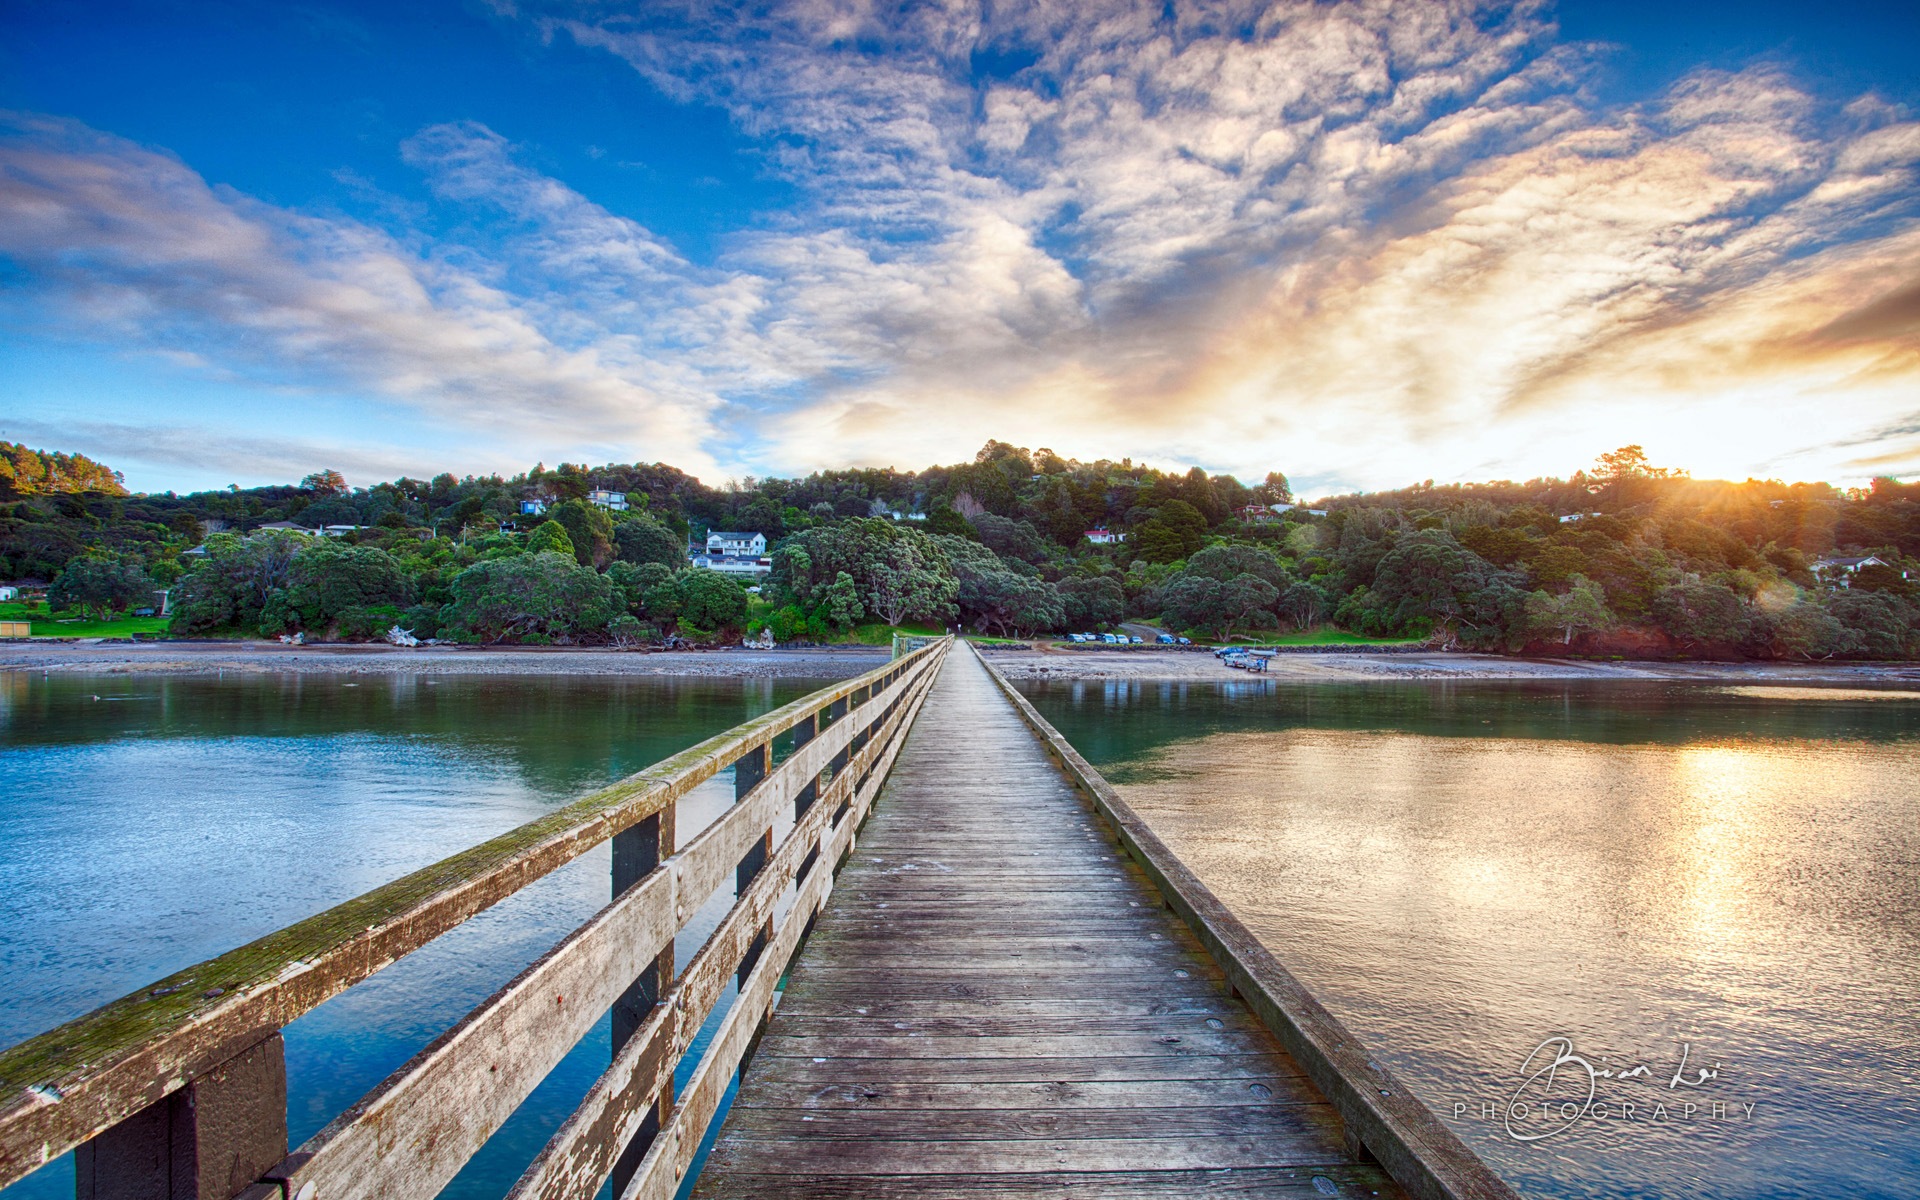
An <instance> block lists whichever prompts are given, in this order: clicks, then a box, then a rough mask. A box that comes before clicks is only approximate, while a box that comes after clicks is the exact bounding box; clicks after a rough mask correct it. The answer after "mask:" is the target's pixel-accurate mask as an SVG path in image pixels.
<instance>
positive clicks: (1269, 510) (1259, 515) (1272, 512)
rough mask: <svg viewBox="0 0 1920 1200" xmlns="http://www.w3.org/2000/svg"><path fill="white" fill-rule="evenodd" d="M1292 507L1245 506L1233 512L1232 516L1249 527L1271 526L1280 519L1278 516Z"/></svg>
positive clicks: (1289, 505)
mask: <svg viewBox="0 0 1920 1200" xmlns="http://www.w3.org/2000/svg"><path fill="white" fill-rule="evenodd" d="M1292 507H1293V505H1291V504H1288V505H1285V506H1280V505H1271V506H1270V505H1266V504H1247V505H1243V506H1241V507H1240V508H1236V509H1234V510H1233V515H1234V516H1236V517H1239V518H1240V519H1241V520H1242V521H1245V522H1246V523H1247V524H1249V525H1271V524H1273V523H1274V522H1275V521H1278V520H1279V519H1280V514H1281V513H1283V512H1285V511H1286V510H1287V509H1289V508H1292Z"/></svg>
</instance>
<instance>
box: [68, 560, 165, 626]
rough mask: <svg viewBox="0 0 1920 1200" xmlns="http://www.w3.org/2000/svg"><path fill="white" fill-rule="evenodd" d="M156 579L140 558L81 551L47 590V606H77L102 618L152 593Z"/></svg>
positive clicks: (125, 609)
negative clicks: (151, 575) (147, 570)
mask: <svg viewBox="0 0 1920 1200" xmlns="http://www.w3.org/2000/svg"><path fill="white" fill-rule="evenodd" d="M153 591H154V587H153V580H151V579H149V578H148V577H147V573H146V571H145V570H143V569H142V568H141V566H140V564H139V563H138V562H137V561H134V560H131V559H127V558H123V557H122V556H120V555H117V554H82V555H81V556H79V557H78V558H75V559H71V560H69V561H68V563H67V565H66V568H65V569H64V570H62V571H61V572H60V574H59V575H58V576H57V577H55V579H54V581H53V586H52V587H49V588H48V589H47V608H48V609H49V610H51V611H54V612H60V611H62V610H66V609H77V610H79V611H80V612H81V613H82V614H84V615H87V616H98V617H100V618H101V619H102V620H105V619H108V618H111V617H112V616H113V615H114V614H116V613H123V612H125V611H127V609H129V608H132V607H133V606H134V605H136V604H139V603H141V602H143V601H145V600H147V599H149V598H150V597H151V596H152V595H153Z"/></svg>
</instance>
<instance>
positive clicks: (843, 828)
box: [512, 660, 937, 1200]
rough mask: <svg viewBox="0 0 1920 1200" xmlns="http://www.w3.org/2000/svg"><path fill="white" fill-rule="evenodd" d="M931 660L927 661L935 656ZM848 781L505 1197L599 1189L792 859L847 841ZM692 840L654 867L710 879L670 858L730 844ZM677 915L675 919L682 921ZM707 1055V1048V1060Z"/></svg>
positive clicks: (547, 1197)
mask: <svg viewBox="0 0 1920 1200" xmlns="http://www.w3.org/2000/svg"><path fill="white" fill-rule="evenodd" d="M935 662H936V664H937V660H935ZM930 676H931V672H930V671H929V672H922V673H921V674H919V675H915V676H913V677H911V678H909V679H908V686H909V688H910V689H912V692H913V701H912V703H911V704H910V705H909V706H908V707H906V708H904V709H899V710H896V711H895V713H894V714H893V715H892V717H891V719H889V720H888V721H886V722H885V723H884V724H883V727H882V728H881V729H880V730H878V731H877V732H878V738H877V740H876V741H874V742H873V744H872V746H871V747H870V748H869V750H868V751H867V752H866V754H865V755H864V759H863V763H862V765H872V763H873V762H874V761H875V760H878V761H879V772H878V773H879V774H880V775H881V776H882V777H884V770H885V764H886V763H887V762H890V761H891V758H892V756H893V754H896V753H897V752H898V748H899V744H900V736H899V734H900V731H902V730H904V728H905V727H906V726H907V725H908V724H910V723H911V721H912V719H913V716H914V714H915V712H917V705H918V703H919V702H920V701H922V700H924V697H925V693H926V687H927V684H928V683H929V682H930ZM850 729H851V725H849V726H848V727H846V728H843V729H842V730H841V733H840V735H839V736H840V737H841V738H842V739H844V738H845V737H846V736H847V734H848V733H849V732H850ZM833 747H834V743H832V742H823V743H822V745H821V746H819V747H814V748H812V749H811V751H809V752H811V753H813V754H815V755H816V756H818V755H823V754H825V753H828V752H831V751H832V750H833ZM806 749H807V747H804V746H803V747H796V749H795V752H794V754H793V755H790V756H789V757H788V759H787V760H786V761H785V762H784V763H782V765H781V769H782V770H784V769H785V768H786V767H787V766H789V765H790V764H794V763H795V761H796V759H800V763H799V765H798V766H796V767H795V771H796V772H805V771H807V770H809V769H811V768H810V767H809V766H808V762H807V760H805V759H803V758H802V757H801V755H802V751H803V750H806ZM816 761H817V757H816ZM775 775H776V777H778V775H779V772H778V771H776V773H775ZM853 781H854V775H853V774H852V773H847V774H844V775H842V776H839V777H836V778H835V779H834V780H832V781H831V782H830V783H829V784H828V786H827V787H826V788H825V789H823V790H822V791H821V792H820V795H821V798H822V799H823V800H824V801H825V803H821V804H818V805H815V806H814V807H813V808H812V809H811V810H810V811H809V812H808V813H806V814H805V816H804V817H803V818H802V819H801V820H800V821H799V822H797V823H796V824H795V826H794V828H793V830H792V831H791V832H790V833H789V835H788V836H787V837H786V838H785V839H784V840H783V841H782V842H781V844H780V846H779V847H778V848H777V849H776V850H775V851H774V853H773V855H772V857H771V858H770V860H769V861H768V863H767V865H766V867H765V869H764V870H763V871H761V872H759V873H758V874H757V875H756V877H755V878H754V879H753V880H752V881H751V882H750V883H749V885H748V887H747V889H746V890H745V891H744V892H743V893H742V894H741V895H740V897H739V898H738V900H737V902H736V903H735V905H734V906H733V908H732V909H730V910H729V911H728V913H727V915H726V916H725V917H724V918H722V920H721V923H720V925H719V926H718V927H717V928H716V929H715V930H714V932H713V934H712V935H711V936H709V938H708V939H707V941H706V942H705V943H704V944H703V945H702V946H701V948H700V950H699V951H698V952H697V953H696V954H695V955H694V956H693V958H692V959H691V960H690V961H689V962H688V964H687V967H686V969H685V971H683V972H682V974H681V976H680V979H679V981H678V982H677V983H676V984H675V986H674V987H673V988H672V989H671V990H670V991H669V992H668V993H667V994H666V995H665V996H664V997H663V998H662V1002H661V1003H660V1004H658V1005H656V1006H655V1008H654V1010H653V1013H652V1015H651V1016H650V1017H649V1019H648V1021H647V1022H646V1023H645V1024H644V1025H643V1026H642V1027H641V1029H640V1030H639V1031H638V1032H636V1033H635V1035H634V1037H633V1038H632V1039H631V1040H630V1041H629V1042H628V1043H627V1045H625V1046H624V1047H622V1048H621V1049H620V1050H619V1052H618V1053H616V1055H615V1058H614V1062H613V1064H612V1066H611V1067H609V1069H608V1070H607V1071H606V1073H605V1074H603V1075H602V1076H601V1077H600V1079H599V1080H597V1081H596V1082H595V1083H594V1085H593V1087H592V1088H591V1089H589V1091H588V1093H587V1096H586V1097H585V1098H584V1099H583V1100H582V1101H581V1103H580V1105H579V1107H578V1108H577V1109H576V1110H575V1112H574V1113H573V1115H572V1116H571V1117H569V1118H568V1119H567V1121H566V1122H565V1123H564V1124H563V1125H562V1126H561V1128H560V1129H559V1130H558V1131H557V1132H556V1133H555V1134H554V1136H553V1138H552V1139H551V1140H550V1141H549V1142H548V1144H547V1146H546V1147H545V1148H544V1149H543V1150H542V1151H541V1153H540V1155H539V1156H538V1157H537V1158H536V1159H535V1160H534V1162H533V1163H532V1164H531V1165H530V1166H529V1167H528V1168H527V1170H526V1172H525V1174H523V1175H522V1176H521V1178H520V1180H519V1182H518V1183H517V1184H516V1185H515V1186H514V1189H513V1192H512V1196H513V1197H514V1198H515V1200H521V1198H526V1197H540V1198H541V1200H561V1198H563V1197H564V1198H569V1200H585V1198H587V1197H591V1196H593V1195H594V1194H595V1193H596V1192H597V1191H598V1190H599V1188H600V1186H601V1183H602V1182H603V1181H604V1180H605V1179H606V1178H607V1177H608V1175H609V1173H610V1171H611V1169H612V1167H613V1153H614V1150H615V1148H617V1147H619V1146H621V1145H625V1144H628V1143H629V1142H630V1141H631V1140H632V1138H633V1136H634V1134H635V1133H637V1132H638V1131H639V1130H640V1129H641V1127H642V1125H643V1123H644V1121H645V1120H646V1118H647V1116H648V1114H649V1113H651V1112H652V1111H653V1104H652V1097H654V1096H655V1095H658V1094H661V1093H663V1092H664V1090H665V1089H666V1088H667V1087H669V1086H670V1085H671V1082H672V1078H673V1071H674V1067H675V1064H676V1063H678V1062H679V1060H680V1058H681V1056H682V1055H684V1054H685V1053H686V1051H687V1049H688V1047H689V1046H690V1045H691V1044H692V1041H693V1038H694V1035H695V1034H696V1033H697V1032H698V1031H699V1029H700V1027H701V1025H702V1024H703V1023H704V1021H705V1020H706V1017H707V1014H708V1013H709V1012H710V1011H711V1010H712V1008H713V1005H714V1004H715V1003H716V1002H717V1001H718V999H719V998H720V995H721V994H722V992H723V990H724V986H725V981H726V978H727V976H728V974H729V973H731V972H732V971H733V970H734V969H735V967H736V965H737V964H738V963H739V962H740V961H741V959H742V958H743V957H744V956H745V955H746V953H747V951H748V947H749V945H750V944H751V942H752V940H753V939H754V938H755V937H757V936H758V935H759V933H760V932H761V931H763V930H764V929H765V927H766V923H767V922H768V921H769V920H770V919H771V917H772V914H773V912H774V910H775V908H776V906H777V905H778V903H779V900H780V897H781V895H782V893H783V892H784V891H785V886H786V883H787V882H788V881H789V880H790V879H791V878H792V877H793V875H794V873H795V872H796V871H797V870H798V868H799V866H800V864H801V863H803V862H805V861H807V860H808V859H809V858H812V857H815V856H818V855H819V853H820V851H821V843H822V841H823V839H824V840H827V841H828V844H829V845H830V846H831V847H833V848H834V849H835V851H836V855H837V850H838V848H839V846H840V845H841V844H843V843H846V842H850V841H851V839H852V836H853V830H852V823H851V822H847V823H843V824H842V825H839V826H830V821H831V817H832V814H833V813H835V812H836V811H837V810H838V809H839V808H840V805H841V802H842V801H843V800H847V801H849V802H851V803H855V804H857V805H859V806H860V807H861V808H862V809H864V806H865V805H866V804H868V803H871V796H870V795H869V796H868V797H867V798H865V799H862V798H860V797H858V796H855V795H854V794H853ZM874 790H877V788H876V789H874ZM784 794H785V793H784V792H783V791H780V790H773V791H768V790H767V784H766V783H764V782H763V783H762V784H761V785H760V787H759V788H757V789H755V790H754V791H753V792H752V793H750V794H749V796H748V797H747V799H746V800H745V801H744V802H742V804H740V805H739V806H736V808H734V809H733V810H731V811H729V812H728V813H727V814H726V815H725V816H723V818H722V821H723V822H724V821H739V822H742V827H743V828H750V827H751V824H752V822H753V821H755V820H757V819H758V815H757V814H758V813H759V810H758V809H756V808H754V807H753V806H754V805H756V804H760V805H772V804H775V803H777V800H778V797H780V796H781V795H784ZM708 832H712V830H711V829H710V830H709V831H708ZM829 834H831V836H830V837H829V836H828V835H829ZM704 836H705V835H704V834H703V837H704ZM698 843H699V839H696V842H695V843H693V844H689V846H688V847H687V849H686V850H685V851H683V853H682V854H681V855H678V856H676V857H675V858H674V859H669V860H668V861H667V862H666V863H665V864H664V866H665V867H666V868H667V870H668V871H670V872H672V873H674V875H675V878H677V879H686V878H696V879H699V880H704V881H708V882H717V880H716V877H715V873H714V872H713V871H712V870H711V869H708V870H705V871H699V872H697V871H693V870H691V869H689V868H688V866H687V864H686V863H684V862H680V861H676V860H677V859H683V858H693V857H698V856H700V855H706V856H708V857H712V856H714V855H716V854H718V855H722V856H724V853H726V852H727V851H725V850H724V849H723V850H715V849H713V847H716V846H719V847H726V846H729V845H733V844H735V843H733V842H729V841H727V840H726V839H725V838H724V837H722V838H719V839H710V840H709V841H708V842H707V843H706V846H705V847H701V846H699V844H698ZM816 875H817V879H816V878H810V879H809V880H808V883H807V885H806V886H807V888H809V889H812V891H808V892H807V893H806V894H809V895H811V894H813V893H814V892H816V891H817V892H818V893H819V894H822V895H824V894H825V891H826V890H827V889H830V888H831V887H832V885H833V880H832V876H831V874H830V873H829V872H817V873H816ZM803 910H804V905H802V904H799V903H796V905H795V906H794V909H793V910H792V911H791V912H790V913H789V916H788V920H787V924H788V925H789V926H792V927H794V928H796V929H797V928H798V925H797V924H796V922H798V921H799V920H801V919H802V917H800V916H796V914H802V913H803ZM680 919H681V920H684V919H685V918H684V915H683V916H682V917H681V918H680ZM774 965H775V964H774V963H773V962H772V960H769V961H768V962H765V963H763V964H762V966H765V967H768V968H769V969H771V968H772V967H773V966H774ZM776 975H777V972H776ZM736 1003H738V1002H736ZM711 1054H712V1050H711V1049H710V1050H709V1056H711ZM682 1099H684V1097H683V1098H682ZM709 1115H710V1114H709ZM689 1122H692V1123H693V1125H695V1126H697V1127H698V1130H699V1132H696V1133H694V1134H692V1135H691V1136H692V1138H693V1141H694V1143H695V1144H696V1145H697V1143H698V1141H699V1138H700V1136H701V1135H702V1134H703V1133H704V1118H703V1117H702V1112H701V1110H700V1109H697V1108H696V1109H694V1110H691V1111H687V1110H683V1109H681V1108H679V1107H676V1109H675V1110H674V1111H673V1112H672V1113H671V1114H670V1115H669V1116H668V1117H667V1119H666V1120H665V1121H663V1122H662V1123H661V1126H660V1129H659V1130H658V1132H657V1133H655V1135H654V1136H653V1138H652V1141H651V1144H649V1145H648V1147H647V1152H646V1154H645V1155H644V1156H643V1157H642V1158H641V1159H640V1161H639V1162H638V1163H636V1164H635V1166H634V1178H633V1180H632V1181H631V1182H628V1183H627V1185H626V1186H625V1187H623V1189H622V1193H623V1194H624V1192H626V1191H629V1190H631V1189H632V1188H633V1187H635V1186H642V1184H641V1176H642V1175H643V1174H644V1173H645V1172H646V1171H647V1170H648V1169H649V1168H648V1167H647V1164H648V1163H649V1162H652V1161H655V1160H656V1159H658V1158H659V1157H660V1155H662V1154H664V1153H667V1152H669V1151H671V1150H672V1148H673V1146H674V1144H675V1139H678V1138H681V1137H682V1136H683V1134H682V1131H683V1130H684V1129H685V1128H687V1127H688V1123H689Z"/></svg>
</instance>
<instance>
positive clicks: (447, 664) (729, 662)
mask: <svg viewBox="0 0 1920 1200" xmlns="http://www.w3.org/2000/svg"><path fill="white" fill-rule="evenodd" d="M983 650H984V652H985V653H986V655H987V657H988V658H989V660H991V661H992V663H993V664H994V666H996V667H998V668H999V669H1000V670H1001V671H1002V672H1004V673H1005V674H1006V676H1007V677H1008V678H1009V679H1012V680H1015V681H1025V680H1046V679H1064V680H1071V679H1129V680H1176V681H1193V680H1204V679H1221V680H1226V679H1245V678H1247V676H1246V675H1245V674H1244V673H1242V672H1240V671H1235V670H1232V669H1230V668H1228V667H1226V666H1225V665H1223V664H1222V663H1221V662H1220V660H1219V659H1217V658H1215V657H1214V656H1213V655H1211V654H1208V653H1204V652H1199V651H1191V650H1183V651H1174V650H1157V649H1144V648H1143V649H1134V650H1080V649H1073V650H1068V649H1065V648H1062V647H1058V646H1056V645H1053V644H1051V643H1046V642H1040V643H1035V644H1034V645H1032V646H986V647H983ZM887 653H888V652H887V649H886V647H883V646H850V647H834V648H822V647H796V648H793V649H775V650H748V649H745V648H741V647H733V648H727V649H719V650H672V651H645V650H613V649H609V648H606V647H581V646H556V647H532V646H518V647H492V646H489V647H481V646H421V647H417V648H411V649H402V648H399V647H395V646H381V645H311V646H287V645H282V644H280V643H277V642H126V641H97V642H88V641H79V642H10V643H0V671H48V672H62V673H67V672H75V673H85V672H98V673H109V674H128V673H140V674H175V675H217V674H221V673H225V672H235V673H242V674H270V673H287V674H388V673H392V674H409V675H680V676H696V677H698V676H705V677H731V678H788V679H793V678H816V679H820V678H844V677H846V676H850V675H858V674H859V673H861V672H862V671H869V670H872V669H873V668H874V667H876V666H878V665H880V664H881V663H883V662H885V661H886V658H887ZM1267 678H1275V679H1290V680H1301V681H1316V680H1317V681H1337V680H1351V681H1354V682H1361V681H1366V680H1385V679H1460V680H1471V679H1672V680H1691V681H1699V682H1718V683H1771V684H1793V683H1808V684H1835V683H1853V684H1861V683H1866V684H1872V683H1902V684H1910V683H1915V682H1920V663H1772V662H1755V663H1715V662H1624V661H1623V662H1585V661H1580V660H1574V659H1544V658H1508V657H1505V656H1502V655H1493V654H1447V653H1438V652H1421V653H1414V654H1355V653H1341V652H1326V653H1312V654H1280V655H1276V656H1275V657H1274V658H1273V660H1272V663H1271V666H1270V668H1269V670H1268V673H1267Z"/></svg>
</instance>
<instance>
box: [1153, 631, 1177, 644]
mask: <svg viewBox="0 0 1920 1200" xmlns="http://www.w3.org/2000/svg"><path fill="white" fill-rule="evenodd" d="M1153 640H1154V641H1156V642H1159V643H1160V644H1161V645H1162V646H1171V645H1173V644H1174V641H1173V635H1172V634H1170V633H1163V634H1161V635H1160V636H1159V637H1157V638H1155V639H1153Z"/></svg>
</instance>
